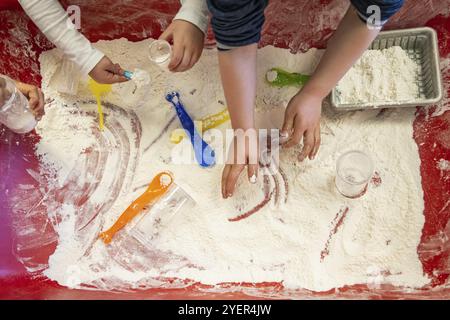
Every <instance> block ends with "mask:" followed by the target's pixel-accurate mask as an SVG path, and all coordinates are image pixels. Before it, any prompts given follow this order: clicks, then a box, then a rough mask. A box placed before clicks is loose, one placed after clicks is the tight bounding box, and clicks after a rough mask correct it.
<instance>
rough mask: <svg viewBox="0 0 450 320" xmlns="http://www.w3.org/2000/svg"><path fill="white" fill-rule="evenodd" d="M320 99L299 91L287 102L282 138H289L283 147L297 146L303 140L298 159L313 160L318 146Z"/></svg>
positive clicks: (314, 95)
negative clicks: (307, 158)
mask: <svg viewBox="0 0 450 320" xmlns="http://www.w3.org/2000/svg"><path fill="white" fill-rule="evenodd" d="M321 111H322V99H321V98H320V96H318V95H316V94H313V93H309V92H306V91H304V90H303V91H300V92H299V93H298V94H296V95H295V96H294V97H293V98H292V99H291V101H290V102H289V105H288V107H287V108H286V112H285V115H284V124H283V128H282V131H281V136H282V137H289V140H288V141H287V142H286V143H285V145H284V146H285V147H287V148H289V147H293V146H295V145H298V144H299V143H300V141H301V140H302V138H303V149H302V151H301V152H300V154H299V155H298V159H299V160H300V161H303V160H304V159H305V158H306V157H309V159H310V160H312V159H314V157H315V156H316V154H317V151H319V146H320V114H321Z"/></svg>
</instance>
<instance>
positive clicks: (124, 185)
mask: <svg viewBox="0 0 450 320" xmlns="http://www.w3.org/2000/svg"><path fill="white" fill-rule="evenodd" d="M95 103H96V102H95V101H93V100H88V101H78V102H77V103H74V104H73V105H65V104H64V109H65V110H66V111H65V112H68V113H69V114H76V115H77V116H83V117H86V121H88V120H89V117H92V118H94V117H96V116H97V114H96V112H95ZM103 103H104V106H105V109H106V110H105V111H106V115H107V116H108V121H107V123H106V128H105V129H106V130H105V131H104V132H102V133H100V132H99V131H98V129H97V127H93V128H92V132H91V134H92V135H94V136H95V138H96V139H95V143H92V144H91V145H90V146H89V147H87V148H86V149H84V151H83V152H82V153H81V154H79V155H78V156H77V158H76V159H75V162H74V164H73V165H72V168H71V169H70V171H69V173H68V175H67V177H66V178H65V180H64V182H63V184H62V187H58V184H57V183H54V182H52V181H53V179H54V178H55V177H53V175H52V174H51V172H49V175H48V177H47V178H46V179H39V180H36V182H37V183H38V186H35V188H32V189H29V190H28V191H27V190H16V193H17V197H20V198H21V199H33V201H32V203H31V202H30V204H29V205H28V204H27V203H26V202H25V201H17V203H21V206H20V208H16V210H15V211H16V212H19V211H23V212H24V213H25V214H16V215H15V221H14V226H15V228H14V229H15V233H16V236H15V240H14V241H15V245H16V248H15V251H16V255H17V256H18V259H19V261H22V263H23V264H24V266H25V267H26V268H27V270H42V269H45V268H46V267H47V266H48V262H45V263H41V260H42V261H44V260H45V261H47V259H48V256H47V259H43V257H40V256H39V257H38V255H42V254H41V253H39V254H38V253H36V252H41V251H45V250H44V249H43V248H44V247H48V246H50V245H52V243H53V244H55V245H56V243H57V242H58V235H57V233H56V231H55V229H56V228H57V227H58V225H59V224H60V223H61V220H62V219H63V218H64V216H63V212H64V211H63V210H62V206H63V205H65V206H72V207H73V208H74V210H76V213H77V215H76V217H77V220H76V221H75V225H74V231H75V237H76V238H78V242H79V243H82V244H83V245H82V246H83V248H82V250H81V252H80V254H81V256H83V255H82V253H83V252H84V255H86V254H88V253H89V250H90V249H91V248H92V246H93V243H94V240H95V239H96V237H95V236H96V235H97V234H98V232H99V230H101V228H102V225H103V213H105V212H107V211H108V210H110V208H111V207H112V206H113V204H114V203H115V201H116V200H117V199H118V198H119V196H120V194H121V192H122V193H128V192H129V191H130V190H128V189H129V188H128V187H129V186H130V185H131V182H132V180H133V177H134V174H135V171H136V168H137V166H138V159H139V150H140V141H141V135H142V128H141V123H140V120H139V118H138V116H137V115H136V114H135V113H134V112H133V111H127V110H124V109H123V108H121V107H119V106H117V105H114V104H111V103H108V102H103ZM54 107H56V108H59V107H61V106H60V105H57V106H54ZM67 109H72V110H69V111H67ZM119 120H120V121H119ZM121 121H122V122H121ZM125 121H126V122H125ZM123 123H126V125H127V126H129V127H130V128H131V134H129V133H127V132H128V130H125V128H124V126H123ZM111 145H113V146H116V147H117V148H110V146H111ZM108 163H110V164H112V165H113V167H114V168H115V169H116V170H117V171H116V172H114V175H113V176H112V177H111V178H110V179H109V180H106V181H107V182H105V181H102V177H103V176H104V173H105V168H106V165H107V164H108ZM43 170H45V169H43ZM43 176H47V175H46V174H45V173H44V175H43ZM47 180H48V181H47ZM48 182H50V183H48ZM105 183H106V184H107V185H105ZM105 190H106V192H105ZM96 191H97V199H95V200H93V199H92V197H93V196H94V194H95V193H96ZM99 191H101V192H99ZM25 229H26V232H27V233H28V234H26V235H24V236H22V235H21V234H24V230H25ZM31 239H32V241H30V240H31ZM32 248H36V250H31V249H32ZM37 249H38V250H37ZM53 250H54V249H53ZM30 252H34V253H33V256H29V254H30ZM48 254H51V252H49V253H48ZM81 256H80V257H79V258H81ZM38 262H39V263H38Z"/></svg>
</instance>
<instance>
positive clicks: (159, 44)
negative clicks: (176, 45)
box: [148, 40, 172, 71]
mask: <svg viewBox="0 0 450 320" xmlns="http://www.w3.org/2000/svg"><path fill="white" fill-rule="evenodd" d="M148 57H149V59H150V61H152V62H153V63H154V64H156V65H157V66H159V67H160V68H161V69H163V70H166V71H167V70H168V66H169V63H170V58H171V57H172V47H171V46H170V43H168V42H167V41H165V40H155V41H153V42H152V43H150V45H149V47H148Z"/></svg>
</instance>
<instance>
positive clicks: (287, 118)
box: [280, 109, 295, 138]
mask: <svg viewBox="0 0 450 320" xmlns="http://www.w3.org/2000/svg"><path fill="white" fill-rule="evenodd" d="M294 119H295V114H294V113H292V112H290V111H289V109H287V110H286V112H285V114H284V122H283V126H282V127H281V132H280V136H281V137H282V138H288V137H289V136H290V134H291V132H292V128H293V127H294Z"/></svg>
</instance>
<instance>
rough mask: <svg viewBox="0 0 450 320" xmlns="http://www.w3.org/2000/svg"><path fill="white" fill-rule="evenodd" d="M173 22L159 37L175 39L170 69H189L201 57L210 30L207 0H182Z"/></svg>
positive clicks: (168, 39)
mask: <svg viewBox="0 0 450 320" xmlns="http://www.w3.org/2000/svg"><path fill="white" fill-rule="evenodd" d="M181 5H182V6H181V9H180V10H179V11H178V13H177V15H176V16H175V18H174V19H173V22H172V23H171V24H170V25H169V27H168V28H167V29H166V30H165V31H164V32H163V34H162V35H161V36H160V37H159V38H160V39H164V40H167V41H170V40H173V55H172V59H171V61H170V63H169V66H168V67H169V70H170V71H173V72H182V71H186V70H189V69H190V68H192V66H193V65H194V64H195V63H196V62H197V61H198V59H199V58H200V56H201V54H202V51H203V46H204V42H205V34H206V32H207V30H208V8H207V5H206V1H205V0H182V1H181Z"/></svg>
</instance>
